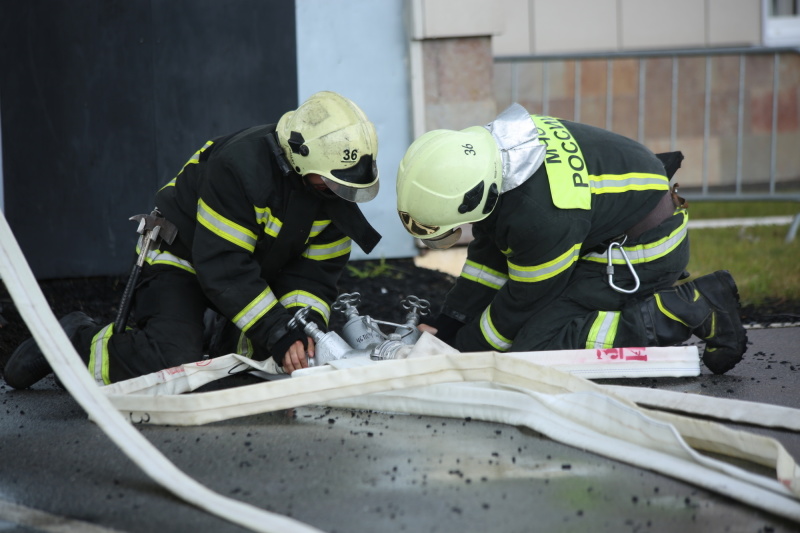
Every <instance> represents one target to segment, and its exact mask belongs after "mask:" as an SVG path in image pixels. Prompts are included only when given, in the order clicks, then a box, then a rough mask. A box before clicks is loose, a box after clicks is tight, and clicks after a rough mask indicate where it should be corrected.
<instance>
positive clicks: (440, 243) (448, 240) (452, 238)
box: [422, 227, 461, 250]
mask: <svg viewBox="0 0 800 533" xmlns="http://www.w3.org/2000/svg"><path fill="white" fill-rule="evenodd" d="M460 238H461V227H457V228H453V229H451V230H450V231H446V232H444V233H443V234H442V235H440V236H439V237H436V238H434V239H422V244H424V245H425V246H427V247H428V248H432V249H434V250H444V249H447V248H450V247H451V246H453V245H454V244H455V243H457V242H458V240H459V239H460Z"/></svg>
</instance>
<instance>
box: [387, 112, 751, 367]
mask: <svg viewBox="0 0 800 533" xmlns="http://www.w3.org/2000/svg"><path fill="white" fill-rule="evenodd" d="M682 159H683V156H682V155H681V154H680V152H672V153H667V154H659V155H655V154H653V153H652V152H651V151H650V150H648V149H647V148H646V147H644V146H642V145H641V144H639V143H637V142H635V141H633V140H631V139H628V138H626V137H623V136H621V135H617V134H615V133H612V132H609V131H606V130H603V129H600V128H597V127H593V126H589V125H585V124H579V123H575V122H570V121H567V120H561V119H556V118H553V117H546V116H537V115H530V114H529V113H528V112H527V111H526V110H525V109H524V108H523V107H522V106H520V105H518V104H514V105H512V106H511V107H509V108H508V109H507V110H505V111H504V112H503V113H501V114H500V115H499V116H498V117H497V118H496V119H495V120H494V121H493V122H491V123H490V124H488V125H487V126H485V127H484V126H475V127H470V128H467V129H464V130H461V131H450V130H434V131H430V132H428V133H426V134H424V135H422V136H421V137H419V138H418V139H417V140H416V141H415V142H414V143H413V144H412V145H411V146H410V147H409V149H408V151H407V152H406V154H405V157H404V158H403V160H402V161H401V163H400V167H399V171H398V175H397V209H398V212H399V215H400V219H401V221H402V223H403V225H404V226H405V228H406V229H407V230H408V231H409V233H411V234H412V235H413V236H414V237H417V238H419V239H421V240H422V242H423V243H425V244H426V245H428V246H429V247H431V248H447V247H449V246H452V245H453V244H454V243H456V242H457V241H458V240H459V238H460V235H461V231H462V230H461V226H462V225H464V224H469V223H471V224H472V234H473V237H474V239H473V240H472V241H471V242H470V244H469V248H468V255H467V260H466V263H465V265H464V267H463V269H462V272H461V275H460V277H459V278H458V280H457V281H456V284H455V286H454V287H453V289H452V290H451V291H450V292H449V293H448V295H447V297H446V300H445V302H444V305H443V306H442V312H441V314H440V315H439V316H438V317H437V318H436V319H434V320H433V321H432V323H431V324H430V325H424V326H423V327H430V328H433V329H434V330H435V331H436V335H437V336H438V337H439V338H441V339H442V340H444V341H446V342H448V343H450V344H452V345H453V346H454V347H456V348H458V349H459V350H462V351H482V350H496V351H529V350H559V349H580V348H612V347H638V346H668V345H674V344H679V343H681V342H683V341H686V340H687V339H689V338H690V337H691V336H692V334H695V335H697V336H698V337H700V338H701V339H703V340H705V342H706V347H705V350H704V353H703V362H704V364H705V366H706V367H708V368H709V369H710V370H711V371H712V372H715V373H718V374H721V373H724V372H727V371H728V370H730V369H731V368H733V367H734V366H735V365H736V364H737V363H738V362H739V361H740V360H741V359H742V355H743V353H744V351H745V349H746V343H747V336H746V333H745V330H744V328H743V327H742V324H741V320H740V317H739V297H738V290H737V288H736V284H735V283H734V280H733V278H732V277H731V275H730V274H729V273H728V272H727V271H719V272H715V273H713V274H709V275H707V276H703V277H700V278H697V279H695V280H694V281H691V282H684V283H683V284H680V285H676V282H678V281H679V280H682V279H685V278H686V277H688V274H687V273H686V272H685V268H686V266H687V264H688V260H689V238H688V233H687V221H688V217H689V215H688V211H687V209H686V204H685V202H684V201H683V199H681V198H680V197H679V196H678V195H677V186H675V187H673V188H670V184H669V182H670V179H671V177H672V175H673V174H674V173H675V171H676V170H677V168H679V167H680V162H681V160H682Z"/></svg>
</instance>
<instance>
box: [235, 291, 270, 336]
mask: <svg viewBox="0 0 800 533" xmlns="http://www.w3.org/2000/svg"><path fill="white" fill-rule="evenodd" d="M277 303H278V299H277V298H275V295H274V294H272V289H271V288H269V287H267V288H266V289H264V290H263V291H262V292H261V294H259V295H258V296H256V297H255V299H254V300H253V301H252V302H250V303H249V304H247V306H246V307H245V308H244V309H242V310H241V311H240V312H239V313H238V314H237V315H236V316H235V317H233V323H234V324H236V325H237V326H238V327H239V329H240V330H242V331H245V332H246V331H247V330H248V329H250V328H251V327H253V324H255V323H256V322H257V321H258V319H260V318H261V317H262V316H264V315H265V314H267V312H268V311H269V310H270V309H272V308H273V307H274V306H275V304H277Z"/></svg>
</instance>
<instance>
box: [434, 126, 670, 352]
mask: <svg viewBox="0 0 800 533" xmlns="http://www.w3.org/2000/svg"><path fill="white" fill-rule="evenodd" d="M561 123H562V124H563V126H564V127H566V128H567V130H568V131H569V132H570V133H571V135H572V137H573V138H574V140H575V141H576V142H577V144H578V145H579V146H580V149H581V151H582V154H583V159H584V160H585V164H586V167H587V170H588V174H589V178H590V180H591V183H590V185H591V209H588V210H587V209H561V208H559V207H556V205H555V203H554V200H553V194H552V193H551V187H550V184H549V181H548V175H547V168H546V165H545V164H542V165H541V166H540V167H539V168H538V170H536V172H535V173H534V174H533V176H532V177H531V178H530V179H528V180H527V181H525V182H524V183H522V185H520V186H518V187H516V188H514V189H511V190H509V191H508V192H506V193H504V194H502V195H501V196H500V200H499V202H498V204H497V206H496V207H495V209H494V211H493V212H492V213H491V214H490V215H489V217H487V218H486V219H484V220H482V221H480V222H477V223H475V224H474V225H473V235H474V237H475V238H474V240H473V241H472V242H471V243H470V245H469V249H468V256H467V262H466V265H465V268H464V271H463V272H462V274H461V276H460V277H459V278H458V280H457V282H456V285H455V287H454V288H453V289H452V290H451V292H450V293H449V294H448V296H447V298H446V301H445V304H444V307H443V311H442V316H440V318H439V320H438V322H439V324H437V325H440V326H446V327H447V328H448V329H450V331H453V330H454V329H456V328H459V327H460V326H461V325H462V324H466V325H465V326H463V327H460V329H458V331H457V335H456V337H455V339H454V345H455V347H456V348H458V349H459V350H462V351H481V350H501V351H505V350H508V349H510V348H511V345H512V344H513V340H514V338H515V336H516V335H517V333H518V332H519V330H520V328H521V327H522V325H523V324H525V322H527V321H528V320H529V319H530V317H532V316H533V315H534V314H537V313H540V312H541V311H543V310H544V309H546V307H547V305H548V303H549V302H551V301H553V300H554V299H555V298H558V296H559V295H560V294H561V293H562V292H563V291H564V289H565V288H566V286H567V284H568V283H569V281H570V275H571V273H572V271H573V270H574V265H575V264H576V262H577V261H578V260H580V258H581V257H582V256H584V254H586V253H587V252H589V251H591V250H593V249H594V248H595V247H597V246H598V245H600V244H601V243H604V242H606V241H607V240H609V239H612V238H614V237H616V236H618V235H620V234H622V233H623V232H624V231H625V230H626V229H628V228H630V227H631V226H633V225H634V224H635V223H636V222H637V221H639V220H641V219H642V218H643V217H644V216H645V215H646V214H647V213H649V212H650V211H651V210H652V209H653V208H654V207H655V205H656V204H657V203H658V202H659V201H660V200H661V198H662V197H663V196H664V194H665V193H666V192H667V191H668V190H669V180H668V178H667V177H666V173H665V169H664V165H663V164H662V163H661V161H660V160H659V159H658V158H657V157H656V156H655V155H654V154H653V153H652V152H650V151H649V150H648V149H647V148H645V147H644V146H642V145H641V144H639V143H637V142H635V141H633V140H631V139H628V138H626V137H623V136H621V135H618V134H615V133H612V132H609V131H606V130H603V129H600V128H596V127H593V126H588V125H583V124H578V123H574V122H569V121H566V120H562V121H561ZM549 156H550V154H549V155H548V157H549Z"/></svg>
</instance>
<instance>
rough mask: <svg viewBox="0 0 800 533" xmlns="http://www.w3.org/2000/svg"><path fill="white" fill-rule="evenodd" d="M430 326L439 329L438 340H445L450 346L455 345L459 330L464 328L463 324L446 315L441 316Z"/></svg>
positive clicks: (437, 332)
mask: <svg viewBox="0 0 800 533" xmlns="http://www.w3.org/2000/svg"><path fill="white" fill-rule="evenodd" d="M430 325H431V326H433V327H434V328H436V329H437V331H436V338H437V339H440V340H443V341H444V342H446V343H447V344H449V345H450V346H454V345H455V342H456V334H458V330H460V329H461V328H462V327H464V323H463V322H461V321H459V320H456V319H455V318H453V317H451V316H448V315H445V314H440V315H439V316H438V317H436V319H435V320H433V321H432V323H431V324H430Z"/></svg>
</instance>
